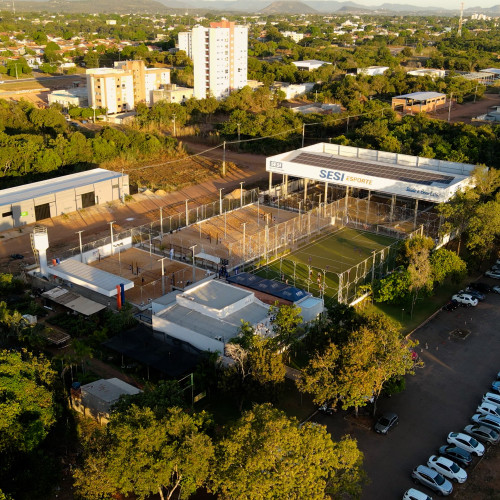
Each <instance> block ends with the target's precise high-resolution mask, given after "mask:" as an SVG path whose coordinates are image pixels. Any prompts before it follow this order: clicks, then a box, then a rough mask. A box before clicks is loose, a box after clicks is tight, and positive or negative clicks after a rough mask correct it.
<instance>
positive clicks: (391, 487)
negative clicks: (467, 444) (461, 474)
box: [313, 294, 500, 500]
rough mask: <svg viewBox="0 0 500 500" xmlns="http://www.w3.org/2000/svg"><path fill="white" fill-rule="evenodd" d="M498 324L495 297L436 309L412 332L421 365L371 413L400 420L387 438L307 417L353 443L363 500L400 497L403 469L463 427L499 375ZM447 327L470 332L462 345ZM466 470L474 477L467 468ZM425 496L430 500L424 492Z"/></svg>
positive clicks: (406, 479) (405, 483)
mask: <svg viewBox="0 0 500 500" xmlns="http://www.w3.org/2000/svg"><path fill="white" fill-rule="evenodd" d="M499 323H500V296H499V295H495V294H489V295H488V296H487V299H486V301H485V302H483V303H480V304H479V306H478V307H477V308H472V309H465V308H460V309H458V310H456V311H454V312H444V311H443V312H440V313H439V314H438V315H437V316H436V317H435V318H434V319H433V320H431V321H430V322H429V323H428V324H427V325H425V326H424V327H422V328H421V329H419V330H418V331H417V332H416V333H415V334H414V335H413V337H414V338H416V339H418V340H419V341H420V348H421V349H422V352H420V355H421V357H422V359H423V360H424V361H425V367H424V368H422V369H418V370H417V373H416V374H415V376H414V377H408V380H407V386H406V390H405V391H404V392H403V393H401V394H398V395H395V396H393V397H392V398H384V399H381V400H380V401H379V404H378V411H379V412H383V411H395V412H396V413H398V415H399V416H400V424H399V426H398V427H397V428H396V429H395V430H394V431H392V432H391V433H390V434H389V435H388V436H379V435H377V434H376V433H375V432H373V430H368V429H365V428H362V427H359V426H356V425H353V424H351V423H350V422H348V421H346V420H345V419H343V418H342V417H343V416H342V415H337V414H336V415H334V416H333V417H329V416H324V415H319V414H318V415H317V416H316V417H315V418H314V419H313V420H316V421H317V422H319V423H322V424H325V425H327V426H328V430H329V431H330V432H331V433H332V435H333V437H334V438H335V439H339V438H340V437H341V436H342V435H343V434H346V433H350V434H351V435H352V436H353V437H355V438H356V439H357V440H358V444H359V447H360V449H361V450H362V451H363V452H364V453H365V468H366V471H367V473H368V476H369V478H370V480H371V484H370V485H369V486H367V487H366V488H365V491H364V494H363V497H362V498H363V500H392V499H394V500H395V499H398V498H402V495H403V493H404V491H406V489H408V488H410V487H412V485H413V483H412V481H411V479H410V473H411V470H412V469H413V468H414V467H415V466H416V465H419V464H425V463H426V461H427V459H428V457H429V456H430V455H431V454H433V453H436V452H437V449H438V448H439V446H441V445H442V444H446V436H447V434H448V433H449V432H451V431H459V430H462V429H463V428H464V427H465V426H466V425H468V424H469V423H470V422H469V419H470V417H471V416H472V415H473V414H474V412H475V409H476V407H477V405H478V404H479V403H480V399H481V397H482V394H483V393H484V392H486V391H487V390H488V387H489V385H490V383H491V381H492V380H493V379H494V378H495V376H496V374H497V372H498V371H499V370H500V330H499V329H498V324H499ZM455 328H467V329H470V330H471V334H470V335H469V337H468V338H467V339H465V340H458V339H455V338H454V337H452V336H450V332H451V331H452V330H454V329H455ZM426 347H427V349H426ZM476 461H477V459H476ZM469 473H470V474H473V473H474V472H473V471H471V469H469ZM419 488H420V489H421V490H422V491H425V488H424V487H423V486H419ZM454 488H455V489H456V490H459V489H460V486H454ZM427 493H428V494H431V495H432V496H433V497H435V494H432V493H431V492H430V490H427Z"/></svg>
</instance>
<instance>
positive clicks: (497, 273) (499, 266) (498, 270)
mask: <svg viewBox="0 0 500 500" xmlns="http://www.w3.org/2000/svg"><path fill="white" fill-rule="evenodd" d="M484 275H485V276H488V278H493V279H496V280H500V259H498V260H497V261H496V262H495V263H494V264H493V266H491V269H489V270H488V271H486V272H485V273H484Z"/></svg>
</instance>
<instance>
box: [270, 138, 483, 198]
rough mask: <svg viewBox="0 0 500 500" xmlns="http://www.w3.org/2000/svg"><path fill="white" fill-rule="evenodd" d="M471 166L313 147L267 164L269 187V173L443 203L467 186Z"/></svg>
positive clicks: (336, 146) (331, 146)
mask: <svg viewBox="0 0 500 500" xmlns="http://www.w3.org/2000/svg"><path fill="white" fill-rule="evenodd" d="M475 168H476V167H475V165H471V164H467V163H456V162H450V161H443V160H436V159H431V158H422V157H419V156H410V155H403V154H398V153H388V152H385V151H376V150H371V149H361V148H355V147H350V146H342V145H339V144H328V143H318V144H314V145H312V146H307V147H304V148H301V149H297V150H294V151H289V152H287V153H282V154H278V155H275V156H271V157H269V158H267V159H266V170H267V171H268V172H269V186H270V188H271V186H272V180H273V178H272V176H273V174H281V175H283V183H284V185H285V191H286V185H287V183H288V177H289V176H292V177H296V178H302V179H305V180H306V191H307V181H308V180H312V181H317V182H318V181H319V182H324V183H325V192H326V189H327V187H328V185H329V184H334V185H337V186H344V187H345V188H346V192H348V191H349V188H356V189H364V190H367V191H369V192H374V193H381V194H387V195H390V196H392V197H393V198H394V197H396V196H399V197H404V198H412V199H414V200H416V201H418V200H422V201H428V202H432V203H442V202H445V201H448V200H449V199H450V198H451V197H452V196H453V195H454V194H455V193H456V191H458V190H460V189H463V188H464V187H466V186H468V185H471V184H472V182H473V180H472V172H473V170H474V169H475Z"/></svg>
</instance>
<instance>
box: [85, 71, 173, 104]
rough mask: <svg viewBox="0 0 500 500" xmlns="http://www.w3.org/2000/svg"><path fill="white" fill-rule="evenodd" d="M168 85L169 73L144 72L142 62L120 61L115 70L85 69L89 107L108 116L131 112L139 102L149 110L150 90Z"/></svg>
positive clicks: (150, 102) (151, 91)
mask: <svg viewBox="0 0 500 500" xmlns="http://www.w3.org/2000/svg"><path fill="white" fill-rule="evenodd" d="M169 83H170V70H168V69H165V68H146V66H145V65H144V61H121V62H116V63H115V67H114V68H95V69H88V70H87V92H88V100H89V106H90V107H96V108H107V110H108V113H111V114H114V113H121V112H123V111H130V110H133V109H135V106H136V105H137V104H138V103H139V102H144V103H146V104H147V105H148V106H149V105H151V104H152V102H153V100H152V96H153V90H157V89H159V88H161V87H162V86H163V85H167V84H169Z"/></svg>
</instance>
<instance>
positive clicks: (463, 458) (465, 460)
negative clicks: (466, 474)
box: [439, 444, 472, 467]
mask: <svg viewBox="0 0 500 500" xmlns="http://www.w3.org/2000/svg"><path fill="white" fill-rule="evenodd" d="M439 454H440V455H443V457H446V458H449V459H450V460H453V461H454V462H456V463H457V464H459V465H460V466H461V467H469V465H470V464H471V463H472V455H471V454H470V453H469V452H468V451H466V450H462V448H460V447H458V446H453V445H450V444H445V445H444V446H441V448H439Z"/></svg>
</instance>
